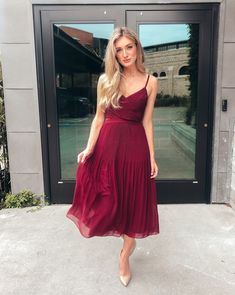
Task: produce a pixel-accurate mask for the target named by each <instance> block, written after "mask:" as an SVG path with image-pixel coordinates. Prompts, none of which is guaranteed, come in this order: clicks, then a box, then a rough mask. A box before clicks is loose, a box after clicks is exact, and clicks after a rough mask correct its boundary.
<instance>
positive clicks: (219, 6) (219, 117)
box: [0, 0, 235, 207]
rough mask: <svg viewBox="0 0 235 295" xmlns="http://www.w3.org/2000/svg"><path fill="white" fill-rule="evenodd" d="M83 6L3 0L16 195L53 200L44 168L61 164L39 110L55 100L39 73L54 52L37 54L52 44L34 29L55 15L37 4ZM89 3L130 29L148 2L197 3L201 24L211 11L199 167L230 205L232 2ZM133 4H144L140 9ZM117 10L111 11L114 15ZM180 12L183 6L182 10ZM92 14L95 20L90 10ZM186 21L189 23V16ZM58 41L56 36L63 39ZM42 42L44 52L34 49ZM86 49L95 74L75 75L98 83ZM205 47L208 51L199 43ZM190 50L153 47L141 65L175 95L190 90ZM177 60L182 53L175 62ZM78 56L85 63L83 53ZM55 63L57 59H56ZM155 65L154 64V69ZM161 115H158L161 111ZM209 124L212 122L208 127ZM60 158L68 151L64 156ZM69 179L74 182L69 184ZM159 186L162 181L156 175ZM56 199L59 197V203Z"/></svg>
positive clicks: (212, 197)
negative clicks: (202, 153)
mask: <svg viewBox="0 0 235 295" xmlns="http://www.w3.org/2000/svg"><path fill="white" fill-rule="evenodd" d="M62 4H63V5H62ZM80 4H81V5H82V6H81V7H83V8H84V5H83V1H73V0H70V1H66V0H62V1H58V0H57V1H56V0H45V1H43V0H31V1H29V0H20V1H19V0H12V1H4V0H1V1H0V44H1V49H0V50H1V62H2V71H3V81H4V96H5V106H6V121H7V136H8V148H9V160H10V173H11V185H12V192H13V193H16V192H19V191H20V190H22V189H30V190H32V191H33V192H34V193H37V194H46V196H47V198H48V200H49V201H50V199H51V198H53V196H52V195H53V194H54V195H55V194H56V193H57V190H55V191H54V192H53V189H51V185H52V186H53V181H54V179H55V177H54V176H53V174H50V173H51V172H50V171H48V167H50V169H54V168H55V169H56V165H57V164H58V163H57V162H53V161H54V160H53V161H51V159H50V149H51V148H53V147H52V144H51V142H50V140H51V138H53V136H54V133H53V132H52V129H50V127H51V123H50V121H48V119H47V118H48V117H46V116H44V115H43V112H44V110H45V109H46V108H47V107H48V105H49V106H50V104H51V103H52V102H51V100H52V101H53V98H52V97H53V93H51V95H49V96H48V95H47V88H50V87H49V86H48V85H47V77H48V76H47V75H50V73H49V72H48V71H44V70H45V68H46V64H47V62H48V61H49V63H50V62H51V61H52V56H50V53H48V55H47V56H46V55H42V54H41V53H42V52H44V51H43V50H44V49H45V48H43V46H47V45H48V46H50V44H51V43H50V42H51V41H50V40H48V39H47V36H48V35H46V30H44V31H42V39H40V38H41V36H40V34H39V29H40V28H39V27H40V25H41V24H42V30H43V29H44V27H43V26H46V24H47V23H49V20H50V17H51V18H53V17H54V16H53V15H52V14H53V13H52V12H50V9H49V10H48V11H49V12H47V14H46V13H44V14H41V18H40V17H39V13H38V12H39V10H40V9H42V10H43V11H45V7H46V6H47V7H49V6H53V5H54V6H55V9H54V10H58V11H60V13H62V12H61V11H64V13H65V12H66V11H67V13H68V12H70V15H71V16H72V15H73V12H72V10H73V9H72V5H73V7H74V8H75V10H76V9H78V7H79V5H80ZM209 4H215V5H216V6H215V7H212V9H210V6H206V5H209ZM48 5H49V6H48ZM60 5H61V6H60ZM87 5H88V6H89V5H95V7H96V8H97V9H96V11H93V12H92V11H90V12H89V13H90V14H91V13H94V17H95V16H96V17H99V11H100V10H99V9H101V8H102V13H103V19H104V20H106V19H105V18H107V17H109V12H110V14H111V13H113V16H110V19H112V18H114V17H116V18H118V20H117V22H116V24H122V25H129V26H132V27H133V28H134V25H132V24H133V22H134V20H135V19H137V18H138V17H142V16H146V15H147V12H145V8H146V11H147V8H148V10H149V7H151V9H152V10H153V11H155V10H156V11H157V10H158V9H160V10H161V9H162V8H161V7H164V9H163V10H164V11H167V12H166V13H165V15H168V10H171V11H176V10H178V9H179V6H178V5H185V7H186V10H187V7H189V10H190V11H192V13H191V15H192V17H193V15H194V13H195V11H196V10H198V7H199V6H200V5H202V6H203V9H204V13H205V14H204V16H202V20H201V24H202V25H204V22H205V21H206V17H205V16H206V13H210V15H211V17H212V18H213V21H214V24H215V28H216V29H215V30H213V29H212V30H211V34H212V35H211V36H212V39H211V40H212V41H213V42H212V45H213V46H214V51H212V52H213V60H212V61H211V64H210V65H209V66H208V68H205V70H206V71H207V70H208V69H210V72H211V75H210V87H209V88H208V89H209V92H208V93H209V94H208V95H210V97H211V99H212V100H213V104H210V103H208V105H207V111H208V114H209V119H210V121H206V122H204V125H203V126H202V127H205V128H207V127H209V129H210V130H211V132H209V131H208V134H209V136H208V138H207V141H208V142H209V150H207V153H206V155H207V156H206V157H207V159H210V160H211V162H210V163H211V164H208V165H206V167H205V169H204V170H203V171H204V172H205V174H206V175H205V179H207V177H209V178H210V181H208V182H206V190H207V194H208V198H207V203H228V204H231V205H232V206H233V207H234V206H235V99H234V97H235V95H234V94H235V62H234V58H233V56H234V52H235V29H234V28H235V18H234V15H235V2H234V1H232V0H217V1H216V0H215V1H208V0H207V1H203V0H201V1H187V0H181V1H177V0H165V1H159V0H155V1H151V0H149V1H137V0H135V1H98V0H97V1H94V0H93V1H87ZM114 5H115V7H114ZM124 5H127V6H128V5H129V6H128V7H129V8H128V9H126V10H125V7H124ZM132 5H135V11H136V14H135V15H134V12H131V9H130V7H131V6H132ZM150 5H151V6H150ZM187 5H191V6H187ZM196 5H199V6H196ZM59 6H60V7H59ZM62 6H63V7H62ZM137 6H139V7H141V8H137ZM91 7H92V6H91ZM133 7H134V6H133ZM114 8H115V9H116V13H115V9H114ZM112 9H114V12H112V11H113V10H112ZM119 9H120V10H121V9H124V10H125V11H129V10H130V12H126V13H127V15H129V16H130V21H129V23H128V22H127V23H125V21H124V20H125V17H123V20H122V19H121V17H120V16H119V14H118V11H119ZM124 10H123V11H124ZM87 11H89V10H87ZM181 11H183V9H182V10H181ZM141 13H142V14H141ZM61 15H62V14H61ZM63 15H64V14H63ZM68 15H69V13H68ZM79 15H80V14H79V9H78V13H77V16H76V17H77V18H74V19H68V23H69V22H72V21H73V22H75V19H76V20H77V21H79V17H80V18H81V19H82V20H84V22H85V20H86V15H81V16H79ZM156 15H157V14H156ZM156 15H155V16H152V15H151V14H149V22H151V17H156ZM172 15H173V16H172V17H173V18H174V17H176V16H175V14H172ZM198 15H199V14H198ZM58 16H59V14H58ZM100 17H101V16H100ZM146 17H147V16H146ZM170 17H171V16H170V14H169V22H170ZM177 17H182V19H185V21H186V22H187V18H186V17H185V16H184V15H182V16H181V14H180V13H179V16H177ZM55 19H56V18H55ZM90 19H92V17H91V16H90ZM59 20H60V21H61V23H63V21H62V20H63V17H61V18H59ZM156 21H157V19H156ZM189 21H191V19H190V18H189ZM136 22H137V21H136ZM146 22H147V20H146ZM179 22H180V19H179ZM71 34H73V32H72V29H71V31H70V35H71ZM86 37H87V36H84V40H83V41H84V42H85V43H89V42H90V38H91V36H90V38H88V39H87V40H86ZM58 40H59V39H58ZM59 41H61V39H60V40H59ZM100 42H101V41H100ZM100 42H98V43H97V46H101V48H103V45H102V44H101V43H100ZM106 42H107V40H104V44H106ZM200 42H201V43H203V42H205V43H206V42H207V41H206V40H204V39H203V38H202V39H200ZM54 45H55V44H54ZM40 46H41V47H40ZM87 46H88V45H87ZM213 46H212V47H213ZM39 47H40V48H41V49H40V50H42V51H40V50H39ZM77 47H78V46H77ZM201 47H202V49H201V50H203V46H201ZM48 48H49V47H48ZM212 49H213V48H212ZM76 50H78V51H79V50H80V49H79V48H78V49H76ZM86 50H89V48H88V47H87V48H85V47H84V48H82V49H81V50H80V51H79V52H80V54H83V56H86V59H84V64H85V65H86V66H87V65H88V64H89V65H90V66H91V68H92V71H93V72H92V75H91V74H90V75H88V76H82V75H79V77H78V78H77V79H78V80H79V81H82V80H81V79H85V81H88V80H87V79H86V78H82V77H89V79H90V80H89V81H95V80H96V79H95V78H94V77H97V76H98V75H99V72H98V71H97V70H96V69H95V68H94V65H95V64H97V65H98V64H100V58H99V57H98V56H97V57H95V54H94V56H93V55H91V54H87V53H86V52H87V51H86ZM204 50H206V49H205V48H204ZM39 51H40V52H39ZM179 51H182V52H181V55H180V57H179V58H177V54H178V53H179ZM187 51H188V49H187V48H178V49H177V50H176V49H175V52H173V51H172V52H171V53H169V52H168V51H165V53H161V56H158V55H159V53H158V52H155V53H153V52H151V51H149V52H148V51H146V55H149V59H148V63H147V64H146V66H147V67H148V68H149V71H150V72H151V73H152V74H154V75H155V76H158V77H159V82H160V83H159V84H160V85H161V86H160V87H161V90H163V91H165V93H166V94H167V93H168V94H170V95H174V94H175V92H177V93H179V94H180V95H185V94H186V95H187V94H188V92H187V91H188V90H187V89H188V83H189V82H188V77H187V73H186V72H184V70H185V69H186V68H184V69H182V68H183V67H187V66H188V58H187ZM162 54H163V55H162ZM164 54H165V57H164ZM169 54H170V56H169ZM173 54H175V56H173ZM71 56H72V51H71ZM206 56H209V53H207V54H206ZM163 57H164V58H163ZM170 58H171V59H172V58H173V61H174V67H173V66H172V63H170V64H169V65H168V64H167V63H168V59H170ZM151 59H152V61H151ZM179 59H181V60H180V62H179ZM80 60H81V67H82V66H83V64H82V59H80ZM53 62H55V63H56V62H57V60H55V61H53ZM155 63H156V65H157V68H158V70H155V69H152V67H153V65H154V64H155ZM206 63H207V60H205V59H203V56H201V61H200V65H202V66H201V70H202V72H203V64H206ZM42 65H43V66H44V69H42V68H43V66H42ZM70 68H71V67H70ZM180 70H181V73H183V74H182V75H179V73H180ZM208 71H209V70H208ZM162 72H166V76H168V78H165V76H164V74H162V75H161V73H162ZM43 75H44V76H43ZM84 75H85V74H84ZM200 77H202V76H200ZM200 77H199V81H198V83H199V84H200V83H201V84H200V85H202V86H201V88H200V87H199V88H200V89H201V90H200V89H199V90H200V91H201V92H200V93H202V95H205V97H206V94H205V91H207V90H206V89H207V86H206V84H205V85H204V84H203V83H204V81H201V80H200ZM43 78H44V80H45V81H44V82H45V84H43V82H42V81H43ZM58 81H59V76H58V80H57V83H59V82H58ZM81 83H82V82H81ZM94 83H95V82H93V83H92V82H91V85H93V86H91V89H93V90H91V92H92V93H93V96H94V95H95V94H94V90H95V86H94ZM203 85H204V86H203ZM176 88H177V89H176ZM48 93H49V92H48ZM86 95H87V96H88V95H92V94H89V93H88V94H86ZM83 96H85V94H83ZM50 99H51V100H50ZM226 102H227V110H224V109H223V108H222V105H224V103H226ZM198 107H199V109H198V110H199V111H201V112H202V114H204V113H203V112H204V111H205V110H204V109H203V108H201V106H198ZM52 111H53V110H52ZM45 113H46V111H45ZM162 114H163V115H162V116H163V119H165V118H166V116H165V115H164V112H163V113H162ZM158 116H160V114H159V115H158ZM210 122H211V124H212V126H210ZM60 124H62V125H61V126H62V128H64V127H65V123H64V122H63V120H61V122H60ZM63 124H64V125H63ZM52 127H53V124H52ZM61 130H64V129H61ZM162 130H163V129H161V130H160V131H159V133H158V134H159V135H160V133H161V132H162ZM203 130H204V129H202V131H201V133H200V134H198V137H197V138H198V140H199V141H200V140H201V135H202V136H203V134H204V131H203ZM174 132H175V133H174V134H175V135H174V136H175V137H177V135H176V134H184V137H185V138H186V137H187V138H189V137H190V136H191V131H190V130H188V128H187V126H183V125H182V124H181V125H180V124H178V125H177V126H175V125H174ZM159 138H160V137H159ZM177 138H178V141H180V140H179V139H181V138H180V137H179V135H178V137H177ZM161 140H162V141H164V140H167V138H166V137H164V136H162V137H161ZM185 141H186V139H185ZM185 141H184V140H183V139H182V142H181V145H182V146H183V145H184V142H185ZM52 143H53V142H52ZM201 144H202V145H201V146H202V147H203V140H202V143H201ZM210 146H211V148H210ZM64 157H66V155H65V156H64ZM202 162H203V161H202ZM54 163H55V164H54ZM195 163H196V161H195ZM60 164H61V163H60ZM61 165H62V164H61ZM176 165H177V164H176ZM197 165H201V163H197ZM162 166H163V164H162ZM209 175H210V176H209ZM163 178H164V177H163ZM162 180H164V179H162ZM178 180H179V179H178ZM167 181H170V178H169V179H167ZM175 182H176V181H175ZM175 182H170V184H171V185H172V190H174V185H175ZM199 182H200V181H199ZM192 183H193V182H192ZM197 183H198V182H197V181H194V184H195V185H197ZM64 184H65V181H62V180H61V181H59V178H58V179H56V185H58V187H59V186H60V185H64ZM66 185H67V184H66ZM66 185H65V186H64V187H63V188H62V186H61V188H62V189H61V192H62V194H64V195H66V192H67V191H66V188H67V186H66ZM68 185H69V183H68ZM71 185H74V182H73V184H71ZM159 185H160V187H161V184H160V180H159ZM164 185H165V186H164ZM164 185H163V184H162V189H160V190H159V194H162V195H164V194H165V195H167V194H170V192H169V191H168V190H167V185H166V184H164ZM187 188H188V184H186V185H185V186H184V187H182V186H179V187H178V191H179V195H180V194H181V193H183V192H184V191H185V190H187ZM70 191H72V186H71V187H70ZM188 192H189V193H190V192H193V190H192V189H191V190H189V191H188ZM163 199H164V198H163ZM54 200H55V199H54ZM61 200H62V199H61ZM61 200H59V201H58V203H62V202H63V201H61ZM63 200H64V199H63ZM198 200H199V199H198ZM70 201H71V197H70ZM54 202H55V203H56V201H54ZM179 202H180V201H179ZM186 202H187V201H186Z"/></svg>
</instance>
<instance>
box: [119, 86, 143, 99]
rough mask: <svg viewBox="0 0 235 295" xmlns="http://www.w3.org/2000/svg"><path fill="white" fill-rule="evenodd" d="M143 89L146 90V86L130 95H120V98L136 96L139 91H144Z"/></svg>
mask: <svg viewBox="0 0 235 295" xmlns="http://www.w3.org/2000/svg"><path fill="white" fill-rule="evenodd" d="M144 89H145V90H146V86H144V87H142V88H141V89H139V90H137V91H135V92H133V93H132V94H130V95H127V96H125V95H123V94H122V95H121V96H120V97H124V98H125V99H126V98H129V97H130V96H133V95H134V94H136V93H138V92H140V91H142V90H144ZM146 92H147V90H146Z"/></svg>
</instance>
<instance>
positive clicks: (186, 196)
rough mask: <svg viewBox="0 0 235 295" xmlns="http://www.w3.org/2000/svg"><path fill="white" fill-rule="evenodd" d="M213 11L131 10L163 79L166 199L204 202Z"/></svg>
mask: <svg viewBox="0 0 235 295" xmlns="http://www.w3.org/2000/svg"><path fill="white" fill-rule="evenodd" d="M210 19H211V15H210V12H208V11H142V10H141V11H127V26H129V27H132V28H133V29H134V30H135V31H136V32H138V35H139V38H140V41H141V43H142V46H143V48H144V52H145V67H146V68H147V70H148V71H149V72H150V73H151V74H152V75H154V76H155V77H156V78H157V79H158V95H157V99H156V103H155V108H154V118H153V120H154V138H155V155H156V161H157V163H158V166H159V174H158V176H157V180H158V184H157V189H158V193H159V197H160V200H161V202H163V203H178V202H190V203H192V202H205V201H206V162H207V156H208V155H207V136H208V132H207V131H208V116H209V113H208V107H209V101H210V99H209V92H208V89H209V81H210V76H209V73H210V71H209V69H210V42H211V35H210V30H211V27H210V25H211V22H210Z"/></svg>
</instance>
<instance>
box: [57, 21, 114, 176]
mask: <svg viewBox="0 0 235 295" xmlns="http://www.w3.org/2000/svg"><path fill="white" fill-rule="evenodd" d="M113 29H114V25H113V24H107V23H106V24H100V23H99V24H97V23H96V24H63V25H62V24H55V25H53V30H54V53H55V73H56V76H55V81H56V95H57V116H58V124H59V126H58V127H59V148H60V165H61V179H65V180H66V179H75V171H76V166H77V154H78V153H79V152H80V151H82V150H83V149H84V148H85V146H86V143H87V140H88V136H89V131H90V126H91V122H92V120H93V118H94V115H95V111H96V99H97V97H96V95H97V93H96V86H97V81H98V77H99V75H100V74H101V72H103V71H104V69H103V58H104V54H105V49H106V46H107V43H108V40H109V37H110V35H111V33H112V31H113Z"/></svg>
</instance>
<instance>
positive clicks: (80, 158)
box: [77, 149, 92, 163]
mask: <svg viewBox="0 0 235 295" xmlns="http://www.w3.org/2000/svg"><path fill="white" fill-rule="evenodd" d="M91 154H92V151H91V150H89V149H85V150H83V151H82V152H81V153H79V154H78V156H77V162H78V163H80V162H81V163H83V162H85V160H86V159H87V158H89V157H90V156H91Z"/></svg>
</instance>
